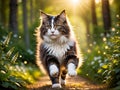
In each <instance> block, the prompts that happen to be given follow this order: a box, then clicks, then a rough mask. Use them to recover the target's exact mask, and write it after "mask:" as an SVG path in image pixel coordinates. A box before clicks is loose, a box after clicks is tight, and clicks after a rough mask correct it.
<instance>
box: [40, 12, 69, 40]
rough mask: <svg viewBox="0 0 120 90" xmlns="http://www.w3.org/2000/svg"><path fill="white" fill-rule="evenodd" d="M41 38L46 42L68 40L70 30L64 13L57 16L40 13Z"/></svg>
mask: <svg viewBox="0 0 120 90" xmlns="http://www.w3.org/2000/svg"><path fill="white" fill-rule="evenodd" d="M41 19H42V22H41V27H40V32H41V38H42V39H43V40H46V41H51V40H57V39H60V38H64V39H65V38H68V37H69V33H70V28H69V25H68V22H67V19H66V14H65V11H62V12H61V13H60V14H59V15H57V16H51V15H48V14H45V13H43V12H41Z"/></svg>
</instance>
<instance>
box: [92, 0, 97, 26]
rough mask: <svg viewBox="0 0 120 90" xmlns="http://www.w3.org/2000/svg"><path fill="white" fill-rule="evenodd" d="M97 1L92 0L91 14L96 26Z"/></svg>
mask: <svg viewBox="0 0 120 90" xmlns="http://www.w3.org/2000/svg"><path fill="white" fill-rule="evenodd" d="M95 8H96V7H95V0H91V14H92V24H93V25H94V26H97V17H96V11H95Z"/></svg>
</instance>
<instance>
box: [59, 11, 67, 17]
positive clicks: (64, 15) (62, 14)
mask: <svg viewBox="0 0 120 90" xmlns="http://www.w3.org/2000/svg"><path fill="white" fill-rule="evenodd" d="M59 16H60V18H66V13H65V10H63V11H62V12H61V13H60V14H59Z"/></svg>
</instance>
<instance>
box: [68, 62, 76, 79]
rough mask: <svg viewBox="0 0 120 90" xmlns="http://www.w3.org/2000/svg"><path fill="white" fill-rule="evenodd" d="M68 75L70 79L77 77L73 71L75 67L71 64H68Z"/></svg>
mask: <svg viewBox="0 0 120 90" xmlns="http://www.w3.org/2000/svg"><path fill="white" fill-rule="evenodd" d="M68 75H69V76H71V77H73V76H76V75H77V72H76V70H75V65H74V64H73V63H70V64H68Z"/></svg>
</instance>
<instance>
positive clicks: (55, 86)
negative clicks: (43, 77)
mask: <svg viewBox="0 0 120 90" xmlns="http://www.w3.org/2000/svg"><path fill="white" fill-rule="evenodd" d="M52 88H61V85H60V84H59V83H56V84H53V85H52Z"/></svg>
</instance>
